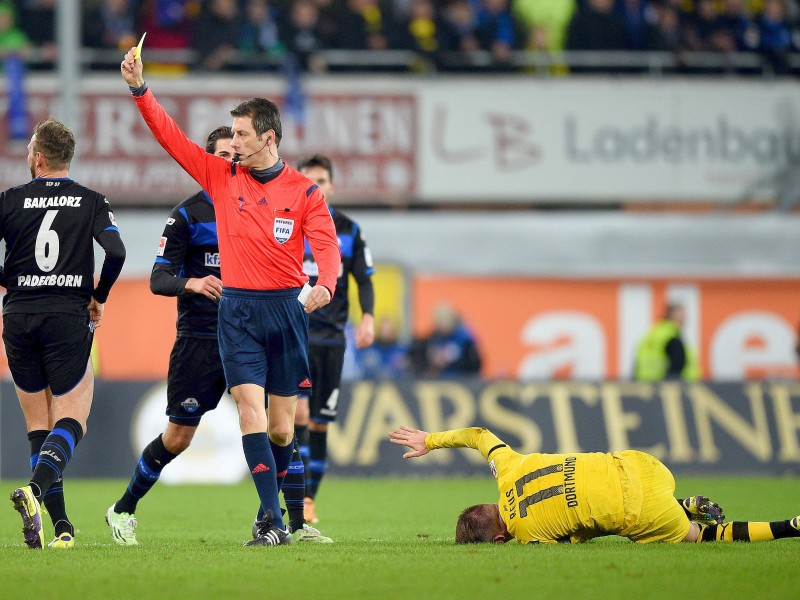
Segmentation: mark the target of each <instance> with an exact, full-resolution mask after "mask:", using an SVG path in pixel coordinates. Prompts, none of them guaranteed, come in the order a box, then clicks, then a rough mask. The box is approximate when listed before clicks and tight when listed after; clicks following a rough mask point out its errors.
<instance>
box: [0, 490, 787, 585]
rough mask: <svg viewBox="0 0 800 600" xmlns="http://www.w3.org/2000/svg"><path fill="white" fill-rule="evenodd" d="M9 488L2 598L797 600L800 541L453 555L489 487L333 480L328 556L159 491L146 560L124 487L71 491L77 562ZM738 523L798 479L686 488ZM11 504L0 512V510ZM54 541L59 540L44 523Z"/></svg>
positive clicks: (483, 549)
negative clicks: (43, 536)
mask: <svg viewBox="0 0 800 600" xmlns="http://www.w3.org/2000/svg"><path fill="white" fill-rule="evenodd" d="M19 484H20V482H16V481H3V482H2V483H1V484H0V489H1V490H2V494H3V497H2V498H1V499H0V502H2V503H0V598H2V599H3V600H5V599H12V598H15V599H16V598H34V597H69V598H89V599H94V598H114V599H119V598H136V599H146V598H181V599H188V598H201V599H203V600H208V599H212V598H282V599H287V600H296V599H304V598H315V599H316V598H319V599H320V600H323V599H324V600H328V599H337V598H346V599H348V600H353V599H357V600H362V599H371V598H376V599H381V600H383V599H387V598H389V599H394V598H398V599H403V600H416V599H418V598H437V599H438V598H458V599H472V598H476V599H477V598H481V599H493V598H523V597H524V598H548V599H549V598H567V599H577V598H601V599H603V600H613V599H617V598H664V599H670V600H675V599H679V598H687V599H688V598H698V599H702V600H709V599H713V598H743V599H746V600H755V599H759V598H782V599H783V598H787V599H788V598H800V539H791V540H781V541H777V542H768V543H760V544H741V543H740V544H705V545H702V546H697V545H690V544H680V545H673V546H670V545H655V544H653V545H649V546H637V545H634V544H632V543H630V542H628V541H627V540H623V539H621V538H616V537H609V538H603V539H600V540H595V541H593V542H590V543H587V544H582V545H578V546H570V545H556V546H549V545H540V546H522V545H519V544H516V543H514V542H512V543H509V544H506V545H505V546H492V545H485V546H480V547H478V546H456V545H455V544H454V543H453V541H452V540H453V530H454V525H455V520H456V517H457V515H458V513H459V511H460V509H461V508H463V507H464V506H467V505H469V504H473V503H477V502H495V501H496V500H497V497H496V492H495V487H494V482H493V480H492V479H491V478H489V477H487V478H476V479H430V480H428V479H338V478H334V477H330V478H329V479H328V480H326V481H325V483H324V485H323V487H322V493H321V496H320V498H319V502H318V512H319V516H320V519H321V522H320V524H319V528H320V530H321V531H322V532H323V533H325V534H326V535H329V536H331V537H333V538H334V539H335V540H336V543H335V544H332V545H313V544H306V545H302V544H298V545H293V546H288V547H279V548H243V547H242V546H241V544H242V542H243V541H245V540H246V539H247V538H248V537H249V535H250V526H251V524H252V517H253V513H254V509H255V506H256V499H255V492H254V490H253V488H252V485H251V484H249V483H247V484H241V485H238V486H167V485H163V484H162V485H157V486H156V487H155V488H154V489H153V490H152V492H151V493H150V494H149V495H148V497H147V498H145V499H144V500H143V501H142V502H141V504H140V506H139V511H138V513H137V517H138V519H139V528H138V530H137V534H138V538H139V541H140V544H141V545H140V546H138V547H133V548H125V547H119V546H116V545H115V544H114V543H113V541H112V540H111V537H110V535H109V533H108V528H107V527H106V525H105V521H104V518H103V517H104V514H105V511H106V509H107V508H108V506H109V505H110V504H111V503H112V502H113V501H114V500H116V498H117V497H118V496H119V495H120V493H121V492H122V489H123V486H124V485H125V484H126V482H123V481H105V480H82V481H71V480H69V479H68V480H67V484H66V489H67V503H68V508H69V509H70V510H69V512H70V516H71V518H72V519H73V521H74V522H75V523H76V526H77V528H78V533H77V538H76V540H77V547H76V548H75V549H74V550H71V551H55V550H47V549H45V550H44V551H42V552H33V551H30V550H28V549H27V548H26V547H25V546H24V544H23V543H22V534H21V533H20V531H19V530H20V519H19V515H18V514H17V513H16V512H15V511H14V510H13V508H12V505H11V502H10V501H9V500H8V499H7V498H8V495H9V494H10V492H11V491H12V489H13V488H14V487H15V486H17V485H19ZM677 493H678V495H691V494H697V493H702V494H705V495H708V496H711V497H712V498H714V499H715V500H717V501H718V502H719V503H720V504H722V506H723V507H724V508H725V511H726V514H727V516H728V517H729V518H733V519H736V520H748V519H749V520H765V521H766V520H776V519H778V518H788V517H791V516H794V515H797V514H798V513H800V479H794V478H780V479H778V478H711V479H700V478H680V479H679V481H678V490H677ZM3 503H4V504H3ZM45 523H46V525H47V527H46V532H47V541H49V540H50V539H52V530H50V528H49V525H50V523H49V518H48V517H47V516H45Z"/></svg>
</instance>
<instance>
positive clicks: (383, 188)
mask: <svg viewBox="0 0 800 600" xmlns="http://www.w3.org/2000/svg"><path fill="white" fill-rule="evenodd" d="M119 87H120V92H119V93H109V92H102V91H92V89H88V90H84V91H83V93H82V96H81V114H82V123H81V127H80V133H79V137H78V141H77V157H76V159H75V161H74V163H73V168H72V170H71V173H70V174H71V175H72V176H73V177H74V178H75V179H76V180H78V181H80V182H81V183H82V184H84V185H86V186H88V187H90V188H94V189H96V190H98V191H99V192H102V193H104V194H105V195H106V196H107V197H108V198H109V200H110V201H111V203H112V206H114V207H121V206H126V205H137V206H146V205H154V206H156V205H157V206H172V205H174V204H176V203H177V202H179V201H181V200H183V199H184V198H186V197H187V196H189V195H191V194H194V193H196V191H197V184H196V183H195V182H194V181H192V179H191V178H190V177H189V176H188V175H187V174H186V173H184V171H183V170H182V169H181V168H180V167H179V166H178V165H177V164H176V163H175V162H174V161H173V160H172V159H171V158H170V157H169V156H168V155H167V153H166V152H165V151H164V150H163V149H162V148H161V147H160V146H159V145H158V143H157V142H156V141H155V139H154V138H153V136H152V134H151V133H150V132H149V130H148V129H147V127H146V125H145V124H144V121H143V120H142V118H141V116H140V115H139V111H138V110H137V109H136V106H135V104H134V102H133V101H132V100H131V98H130V96H129V95H128V93H127V91H126V90H125V89H124V85H123V84H122V83H121V82H120V86H119ZM216 88H219V86H216ZM216 88H215V89H216ZM226 90H227V91H225V92H219V91H214V90H203V95H202V96H197V95H196V90H194V89H187V87H186V86H175V85H170V82H158V83H157V84H155V85H154V91H155V93H156V95H157V97H158V99H159V102H161V104H162V105H163V106H164V108H165V109H166V110H167V112H168V113H169V114H170V115H171V116H173V117H174V118H175V120H176V121H177V123H178V125H179V126H180V127H181V128H182V129H183V130H184V131H185V132H186V134H187V135H188V136H189V137H190V138H191V139H193V140H194V141H195V142H197V143H198V144H200V145H205V139H206V136H207V135H208V133H209V132H210V131H211V130H213V129H214V128H216V127H218V126H219V125H229V124H230V123H231V120H232V118H231V116H230V110H231V109H232V108H233V107H234V106H235V105H236V104H238V103H239V102H240V101H241V100H243V99H245V98H248V97H251V96H253V95H256V94H258V93H260V90H258V89H255V90H254V89H253V88H252V86H248V85H243V84H238V86H228V88H226ZM269 97H270V99H272V100H274V101H275V102H276V103H278V105H281V103H282V98H281V97H280V96H275V95H272V94H270V95H269ZM26 106H27V109H28V113H29V120H30V124H31V128H32V127H33V124H35V123H36V122H38V121H39V120H41V119H44V118H46V117H48V116H49V115H52V114H58V110H57V109H58V105H57V97H56V94H55V92H45V91H32V92H31V93H29V94H28V98H27V105H26ZM416 115H417V103H416V99H415V97H414V96H413V95H403V94H387V93H378V92H376V93H369V92H366V93H365V92H361V91H359V92H358V93H357V94H356V93H355V92H352V93H325V94H319V95H313V96H311V97H309V98H308V102H307V110H306V114H305V117H304V121H303V122H302V123H299V122H297V121H296V120H294V118H293V116H292V115H289V114H284V115H283V116H282V125H283V142H282V144H281V147H280V151H281V156H282V158H283V159H284V160H286V161H287V162H288V163H290V164H296V163H297V161H298V160H299V159H300V158H302V157H303V156H305V155H308V154H314V153H318V152H320V153H324V154H326V155H328V156H329V157H330V158H331V159H332V160H333V163H334V169H335V173H334V177H335V182H336V185H337V202H339V203H342V202H346V201H358V200H370V201H378V202H385V203H391V202H393V201H394V200H397V199H407V198H409V197H411V196H412V195H413V193H414V190H415V189H416V183H417V181H416V180H417V174H416V164H415V158H414V155H415V148H416V136H415V131H416V121H417V116H416ZM7 128H8V125H7V121H6V120H5V119H0V137H1V138H2V139H8V138H9V135H8V131H7ZM27 143H28V139H24V140H18V141H15V142H10V143H7V144H4V145H3V147H2V148H0V189H7V188H9V187H13V186H17V185H20V184H22V183H25V182H27V181H29V180H30V172H29V171H28V165H27V161H26V155H27V149H26V145H27Z"/></svg>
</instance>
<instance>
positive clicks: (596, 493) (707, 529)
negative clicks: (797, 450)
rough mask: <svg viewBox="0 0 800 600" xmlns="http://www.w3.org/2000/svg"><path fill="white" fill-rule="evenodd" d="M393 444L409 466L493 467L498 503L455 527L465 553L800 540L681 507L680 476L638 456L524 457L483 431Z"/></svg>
mask: <svg viewBox="0 0 800 600" xmlns="http://www.w3.org/2000/svg"><path fill="white" fill-rule="evenodd" d="M389 438H390V440H391V441H392V442H393V443H395V444H398V445H401V446H407V447H408V448H410V449H411V452H406V453H405V454H403V458H416V457H418V456H423V455H425V454H427V453H428V452H429V451H431V450H435V449H436V448H474V449H475V450H478V451H479V452H480V453H481V454H482V455H483V456H484V458H486V460H488V461H489V467H490V468H491V471H492V474H493V475H494V476H495V478H496V479H497V487H498V489H499V491H500V502H499V503H498V504H476V505H475V506H470V507H469V508H467V509H465V510H464V511H463V512H462V513H461V515H460V516H459V518H458V523H457V524H456V543H457V544H469V543H478V542H494V543H499V544H503V543H505V542H508V541H509V540H511V539H514V538H516V539H517V541H518V542H520V543H522V544H530V543H540V542H541V543H555V542H572V543H578V542H582V541H585V540H589V539H592V538H595V537H600V536H604V535H620V536H623V537H627V538H629V539H631V540H633V541H634V542H637V543H640V544H645V543H649V542H669V543H677V542H756V541H765V540H775V539H780V538H787V537H800V524H798V521H800V517H795V518H793V519H789V520H786V521H772V522H769V523H759V522H752V521H751V522H747V521H733V522H730V523H723V522H722V521H723V519H724V515H723V514H722V509H721V508H720V507H719V505H717V504H715V503H713V502H711V501H709V500H708V498H705V497H703V496H692V497H690V498H686V499H676V498H675V496H674V492H675V479H674V478H673V477H672V473H670V471H669V470H668V469H667V468H666V467H665V466H664V465H663V464H661V462H660V461H659V460H658V459H657V458H655V457H654V456H650V455H649V454H645V453H644V452H639V451H636V450H625V451H623V452H613V453H608V454H607V453H601V452H593V453H575V454H540V453H533V454H519V453H518V452H514V451H513V450H512V449H511V448H509V447H508V446H507V445H506V444H505V443H503V441H502V440H500V439H499V438H498V437H497V436H495V435H494V434H493V433H492V432H491V431H489V430H487V429H483V428H481V427H471V428H467V429H455V430H453V431H443V432H440V433H428V432H426V431H420V430H419V429H412V428H411V427H405V426H404V427H400V428H399V429H396V430H395V431H392V432H391V433H390V434H389Z"/></svg>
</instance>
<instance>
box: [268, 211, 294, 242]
mask: <svg viewBox="0 0 800 600" xmlns="http://www.w3.org/2000/svg"><path fill="white" fill-rule="evenodd" d="M292 231H294V219H279V218H277V217H276V218H275V224H274V226H273V229H272V233H273V234H274V235H275V239H276V240H277V242H278V243H279V244H283V243H284V242H285V241H286V240H288V239H289V238H290V237H292Z"/></svg>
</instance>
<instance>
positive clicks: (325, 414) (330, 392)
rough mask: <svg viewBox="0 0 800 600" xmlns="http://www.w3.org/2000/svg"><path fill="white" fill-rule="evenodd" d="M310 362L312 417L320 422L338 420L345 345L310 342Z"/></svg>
mask: <svg viewBox="0 0 800 600" xmlns="http://www.w3.org/2000/svg"><path fill="white" fill-rule="evenodd" d="M308 363H309V366H310V367H311V385H312V391H311V399H310V400H309V410H310V417H311V420H312V421H316V422H318V423H330V422H331V421H335V420H336V416H337V414H338V409H339V384H340V383H341V382H342V367H343V366H344V346H333V345H326V344H310V345H309V346H308Z"/></svg>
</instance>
